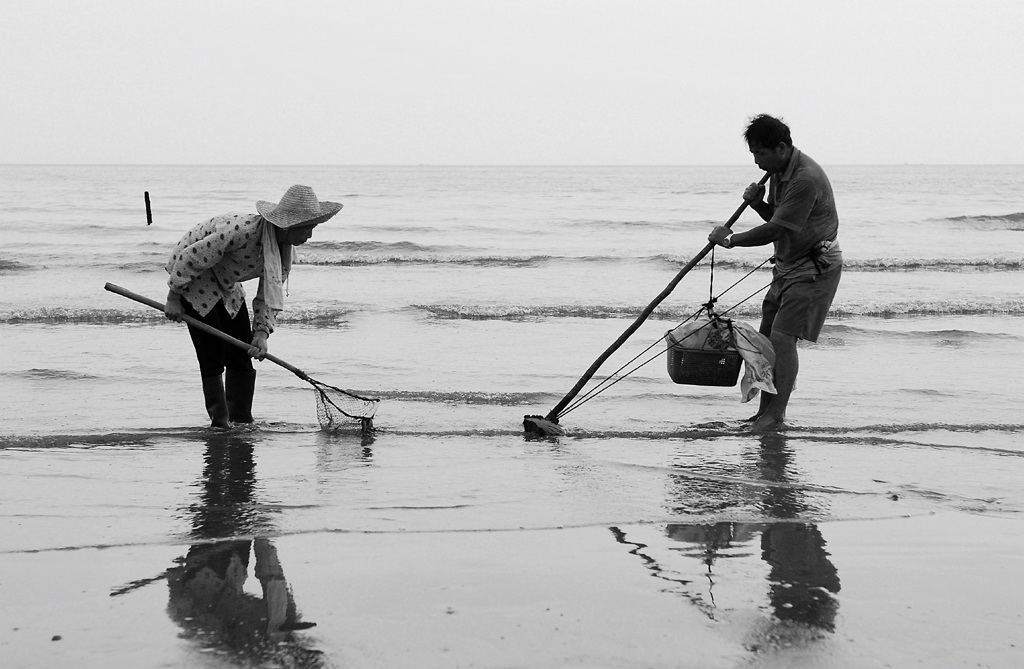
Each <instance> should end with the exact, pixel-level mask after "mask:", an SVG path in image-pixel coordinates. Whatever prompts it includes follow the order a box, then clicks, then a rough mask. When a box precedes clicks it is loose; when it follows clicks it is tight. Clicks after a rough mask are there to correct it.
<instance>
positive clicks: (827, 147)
mask: <svg viewBox="0 0 1024 669" xmlns="http://www.w3.org/2000/svg"><path fill="white" fill-rule="evenodd" d="M0 77H2V84H3V88H2V94H0V162H2V163H138V164H165V163H176V164H419V163H431V164H683V165H702V164H704V165H735V164H745V163H747V162H748V161H749V156H748V154H747V153H746V148H745V146H744V145H743V142H742V139H741V133H742V131H743V127H744V124H745V122H746V120H747V119H748V118H749V117H750V116H752V115H754V114H757V113H761V112H765V113H771V114H776V115H779V116H782V117H783V118H784V119H786V121H787V122H789V124H790V126H791V128H792V130H793V136H794V141H795V143H796V145H797V146H798V147H800V148H802V149H803V150H805V151H806V152H807V153H809V154H810V155H812V156H813V157H814V158H816V159H817V160H818V161H819V162H821V163H824V164H833V165H835V164H901V163H937V164H943V163H946V164H948V163H1022V162H1024V130H1022V128H1024V1H1022V0H975V1H974V2H967V1H965V0H921V1H918V0H856V1H855V0H847V1H845V2H831V1H829V0H798V1H792V2H788V1H786V0H777V1H775V2H765V1H763V0H762V1H760V2H748V1H735V2H732V1H728V0H701V1H700V2H691V1H689V0H651V1H644V0H624V1H621V2H610V1H605V0H514V1H506V0H496V1H489V0H365V1H364V0H359V1H353V2H348V1H346V0H325V1H309V2H303V1H302V0H287V1H286V0H279V1H276V2H267V1H259V0H246V1H244V2H236V1H234V0H232V1H223V2H222V1H218V0H201V1H193V0H172V1H168V2H158V1H155V0H77V1H76V0H25V1H23V2H13V1H11V2H8V1H7V0H3V1H2V4H0Z"/></svg>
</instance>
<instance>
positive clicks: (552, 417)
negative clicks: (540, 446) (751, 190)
mask: <svg viewBox="0 0 1024 669" xmlns="http://www.w3.org/2000/svg"><path fill="white" fill-rule="evenodd" d="M770 176H771V175H770V174H767V173H766V174H765V175H764V176H763V177H762V178H761V180H760V181H758V182H757V183H758V184H759V185H762V186H763V185H764V184H765V183H766V182H767V181H768V178H769V177H770ZM749 204H750V203H749V202H747V201H746V200H744V201H743V204H741V205H740V206H739V208H738V209H736V212H735V213H734V214H733V215H732V216H730V217H729V220H728V221H726V222H725V227H727V228H731V227H732V226H733V223H735V222H736V221H737V220H738V219H739V217H740V215H741V214H742V213H743V212H744V211H745V210H746V208H747V206H748V205H749ZM714 247H715V243H714V242H708V243H707V245H706V246H705V247H704V248H703V249H702V250H701V252H700V253H698V254H697V255H695V256H694V257H693V259H692V260H690V262H688V263H686V265H685V266H684V267H683V268H682V269H681V270H679V272H678V273H677V274H676V275H675V278H673V279H672V281H670V282H669V284H668V285H667V286H665V290H663V291H661V293H659V294H658V296H657V297H656V298H654V300H653V301H652V302H651V303H650V304H648V305H647V308H645V309H644V310H643V311H641V312H640V315H639V316H637V317H636V320H635V321H633V324H632V325H630V326H629V327H628V328H626V330H625V332H623V333H622V334H621V335H619V338H618V339H616V340H615V342H614V343H612V345H611V346H609V347H608V348H607V349H606V350H605V352H604V353H602V354H601V355H600V356H598V358H597V360H595V361H594V364H592V365H591V366H590V368H589V369H587V371H586V372H585V373H584V374H583V376H582V377H580V380H579V381H577V382H576V385H575V386H573V387H572V389H571V390H570V391H569V392H568V393H566V395H565V397H563V398H562V399H561V400H560V401H559V402H558V404H556V405H555V406H554V408H553V409H551V411H549V412H548V414H547V416H545V417H544V418H545V420H549V421H551V422H553V423H557V422H558V414H559V412H560V411H561V410H562V409H564V408H565V407H566V405H568V404H569V402H571V401H572V400H573V398H575V397H576V395H578V394H579V392H580V390H582V389H583V386H585V385H586V384H587V381H589V380H590V379H591V378H592V377H593V376H594V374H596V373H597V370H598V369H600V368H601V365H603V364H604V362H605V360H607V359H608V358H609V357H610V356H611V354H612V353H614V352H615V351H616V350H617V349H618V348H619V347H620V346H622V344H623V343H625V341H626V340H627V339H629V338H630V336H632V334H633V333H634V332H636V331H637V329H638V328H639V327H640V326H641V325H642V324H643V322H644V321H645V320H647V317H648V316H650V315H651V313H652V312H653V311H654V310H655V309H656V308H657V307H658V305H659V304H661V303H662V301H664V299H665V298H666V297H668V296H669V294H670V293H671V292H672V291H673V290H675V287H676V286H677V285H678V284H679V282H680V281H681V280H682V278H683V277H684V276H686V275H687V274H688V273H689V271H690V270H691V269H693V268H694V267H696V266H697V263H699V262H700V261H701V260H703V259H704V256H706V255H707V254H708V253H711V249H713V248H714Z"/></svg>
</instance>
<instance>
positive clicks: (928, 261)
mask: <svg viewBox="0 0 1024 669" xmlns="http://www.w3.org/2000/svg"><path fill="white" fill-rule="evenodd" d="M640 260H644V261H648V262H657V263H663V264H669V265H674V266H682V265H684V264H685V263H687V262H689V260H690V257H685V256H681V255H674V254H660V255H655V256H648V257H647V258H641V259H640ZM706 264H709V261H708V260H707V259H705V260H704V262H703V263H702V265H706ZM771 266H772V265H771V263H770V262H769V261H768V259H767V258H765V259H763V260H757V259H755V260H751V259H744V258H735V257H727V258H720V257H719V258H715V268H716V269H724V270H743V271H748V270H752V269H755V268H759V267H763V268H764V269H765V270H766V271H767V270H768V269H770V268H771ZM1022 269H1024V255H1021V256H1016V257H1012V256H998V257H992V258H862V259H856V258H855V259H849V258H844V259H843V271H844V272H877V271H897V272H909V271H938V272H943V271H956V270H980V271H986V270H994V271H1011V272H1018V271H1021V270H1022Z"/></svg>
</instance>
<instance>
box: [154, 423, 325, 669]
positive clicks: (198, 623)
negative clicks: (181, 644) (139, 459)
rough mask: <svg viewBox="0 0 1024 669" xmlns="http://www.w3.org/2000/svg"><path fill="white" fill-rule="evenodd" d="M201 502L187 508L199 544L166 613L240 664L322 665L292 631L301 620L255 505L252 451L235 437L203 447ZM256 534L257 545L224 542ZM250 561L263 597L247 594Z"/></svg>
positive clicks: (177, 571) (181, 569)
mask: <svg viewBox="0 0 1024 669" xmlns="http://www.w3.org/2000/svg"><path fill="white" fill-rule="evenodd" d="M199 487H200V490H201V494H200V496H199V501H198V502H197V503H196V504H194V505H192V507H191V508H190V512H191V516H192V536H193V538H194V539H195V540H196V543H194V544H193V545H192V546H191V547H190V548H189V550H188V553H187V554H186V555H185V557H184V558H182V559H180V560H179V561H178V565H177V566H175V567H172V568H171V569H169V570H168V572H167V582H168V588H169V591H170V601H169V604H168V613H169V615H170V617H171V618H172V619H173V620H174V621H175V622H177V623H178V624H179V625H181V627H182V628H183V629H184V630H185V631H186V632H187V633H188V635H189V636H190V637H192V638H195V639H196V640H197V641H199V642H200V643H202V644H203V645H204V647H206V648H213V649H217V650H221V651H228V652H229V653H231V654H234V655H235V656H236V658H237V659H238V660H239V662H240V663H241V664H242V665H243V666H251V664H252V663H253V661H257V662H259V661H277V660H281V659H283V658H285V657H287V659H288V660H289V661H290V662H292V663H293V664H294V663H295V662H296V661H298V662H299V664H298V665H296V666H304V667H310V666H319V664H320V662H319V657H320V653H319V651H315V650H312V649H310V648H308V647H306V645H305V642H304V640H302V639H298V638H296V637H295V635H294V634H293V632H294V631H296V630H300V629H306V628H309V627H313V626H314V625H315V623H307V622H302V621H300V620H299V614H298V610H297V608H296V606H295V601H294V599H293V597H292V593H291V592H290V590H289V588H288V584H287V581H286V580H285V577H284V570H283V569H282V567H281V563H280V561H279V560H278V556H277V549H276V548H275V547H274V545H273V544H272V543H271V541H270V540H269V539H267V538H266V537H265V536H260V535H261V533H265V532H266V531H267V530H268V529H269V523H268V522H267V520H266V519H265V518H264V517H263V516H262V514H261V513H260V511H259V505H258V504H257V502H256V500H255V499H254V491H255V489H256V476H255V465H254V462H253V445H252V443H250V442H249V441H247V440H246V439H244V438H242V437H240V436H237V435H221V434H218V435H215V436H213V437H211V438H210V440H209V441H208V442H207V444H206V454H205V463H204V468H203V476H202V479H201V480H200V483H199ZM240 536H252V537H253V538H252V539H225V537H240ZM250 555H254V556H255V565H254V570H253V572H254V574H255V576H256V578H257V579H258V580H259V582H260V590H261V594H260V595H256V594H253V593H250V592H248V591H246V589H245V588H244V585H245V582H246V580H247V577H248V572H249V564H250Z"/></svg>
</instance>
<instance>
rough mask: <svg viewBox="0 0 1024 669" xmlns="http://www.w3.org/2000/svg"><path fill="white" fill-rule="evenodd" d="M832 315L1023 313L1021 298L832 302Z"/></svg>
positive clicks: (1014, 314) (1017, 314) (1010, 314)
mask: <svg viewBox="0 0 1024 669" xmlns="http://www.w3.org/2000/svg"><path fill="white" fill-rule="evenodd" d="M829 313H830V315H832V316H881V317H888V316H985V315H990V314H1003V315H1008V316H1020V315H1024V299H991V300H979V299H972V300H941V299H940V300H907V301H901V302H882V303H878V302H867V303H862V304H855V303H849V302H846V303H838V304H836V303H834V304H833V305H832V309H831V310H830V311H829Z"/></svg>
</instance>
